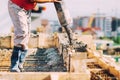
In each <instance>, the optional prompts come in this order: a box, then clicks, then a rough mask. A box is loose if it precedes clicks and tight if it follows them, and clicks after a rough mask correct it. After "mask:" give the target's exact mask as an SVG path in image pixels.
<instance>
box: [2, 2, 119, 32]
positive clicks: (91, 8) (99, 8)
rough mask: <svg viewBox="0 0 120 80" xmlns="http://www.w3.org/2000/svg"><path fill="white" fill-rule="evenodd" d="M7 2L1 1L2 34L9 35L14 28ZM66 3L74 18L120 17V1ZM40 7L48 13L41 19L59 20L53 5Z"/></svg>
mask: <svg viewBox="0 0 120 80" xmlns="http://www.w3.org/2000/svg"><path fill="white" fill-rule="evenodd" d="M7 2H8V0H0V33H9V32H10V27H11V26H12V22H11V19H10V17H9V14H8V10H7ZM64 2H65V4H66V7H67V8H68V10H69V13H70V15H71V17H72V18H74V17H77V16H86V15H92V14H93V13H97V12H100V13H104V14H105V15H108V16H111V15H112V16H117V17H120V0H64ZM40 5H42V6H46V8H47V10H46V11H44V12H43V13H42V14H40V18H41V19H42V18H46V19H52V20H53V19H57V15H56V12H55V8H54V5H53V4H50V3H46V4H40Z"/></svg>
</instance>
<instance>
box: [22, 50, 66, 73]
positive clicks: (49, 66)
mask: <svg viewBox="0 0 120 80" xmlns="http://www.w3.org/2000/svg"><path fill="white" fill-rule="evenodd" d="M26 65H27V66H26ZM24 69H25V70H24V71H25V72H66V71H67V70H66V67H65V66H64V63H63V59H62V56H61V55H59V54H58V50H57V49H56V48H49V49H37V52H36V53H34V55H29V56H28V57H27V58H26V62H25V66H24Z"/></svg>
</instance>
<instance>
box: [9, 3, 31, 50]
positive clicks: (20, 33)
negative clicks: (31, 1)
mask: <svg viewBox="0 0 120 80" xmlns="http://www.w3.org/2000/svg"><path fill="white" fill-rule="evenodd" d="M8 10H9V14H10V17H11V19H12V22H13V25H14V45H15V46H16V45H18V44H22V45H24V47H25V49H28V41H29V36H30V27H31V24H30V23H31V11H27V10H25V9H24V8H21V7H19V6H18V5H16V4H14V3H12V1H9V2H8Z"/></svg>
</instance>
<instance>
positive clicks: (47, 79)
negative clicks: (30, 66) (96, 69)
mask: <svg viewBox="0 0 120 80" xmlns="http://www.w3.org/2000/svg"><path fill="white" fill-rule="evenodd" d="M0 80H90V73H89V71H88V72H86V73H67V72H25V73H9V72H8V73H0Z"/></svg>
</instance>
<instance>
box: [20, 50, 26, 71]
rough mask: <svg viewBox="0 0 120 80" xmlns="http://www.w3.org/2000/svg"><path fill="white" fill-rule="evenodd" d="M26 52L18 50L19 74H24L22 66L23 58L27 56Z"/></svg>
mask: <svg viewBox="0 0 120 80" xmlns="http://www.w3.org/2000/svg"><path fill="white" fill-rule="evenodd" d="M27 52H28V50H20V56H19V65H18V67H19V69H20V71H21V72H24V69H23V64H24V62H25V58H26V55H27Z"/></svg>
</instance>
